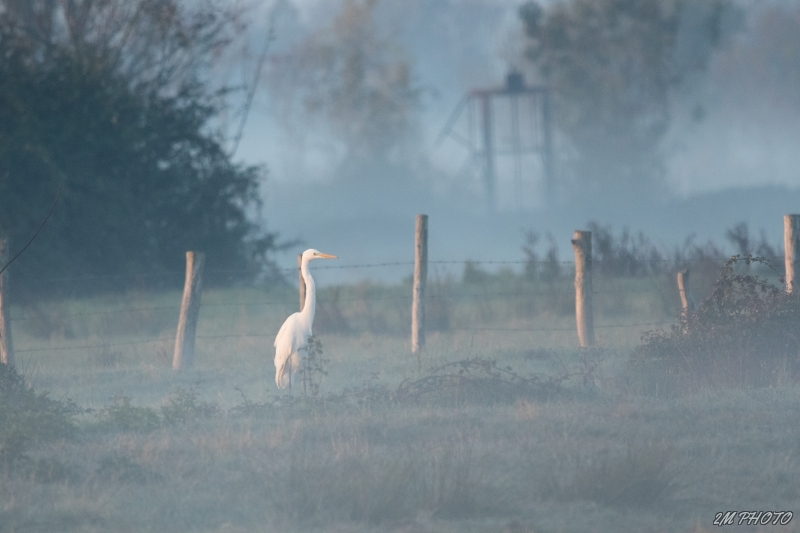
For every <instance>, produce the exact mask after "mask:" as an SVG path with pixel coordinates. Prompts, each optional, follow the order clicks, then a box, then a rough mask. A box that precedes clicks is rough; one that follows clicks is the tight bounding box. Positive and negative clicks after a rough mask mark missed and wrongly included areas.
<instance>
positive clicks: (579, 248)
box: [572, 230, 594, 348]
mask: <svg viewBox="0 0 800 533" xmlns="http://www.w3.org/2000/svg"><path fill="white" fill-rule="evenodd" d="M572 248H573V250H574V251H575V320H576V322H577V324H578V341H579V342H580V344H581V348H588V347H589V346H593V345H594V318H593V317H592V232H591V231H578V230H576V231H575V233H574V234H573V235H572Z"/></svg>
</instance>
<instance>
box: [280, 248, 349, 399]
mask: <svg viewBox="0 0 800 533" xmlns="http://www.w3.org/2000/svg"><path fill="white" fill-rule="evenodd" d="M314 259H337V257H336V256H335V255H330V254H323V253H322V252H320V251H317V250H314V249H309V250H306V251H305V252H303V256H302V259H301V261H300V273H301V274H302V276H303V280H304V281H305V283H306V299H305V302H304V303H303V310H302V311H299V312H297V313H294V314H293V315H291V316H290V317H289V318H287V319H286V322H284V323H283V325H282V326H281V329H280V330H279V331H278V335H277V336H276V337H275V384H276V385H278V388H279V389H285V388H286V385H289V389H291V388H292V384H293V383H294V374H295V372H297V369H298V368H299V367H300V364H301V363H302V362H303V360H304V359H305V358H306V356H307V352H308V339H309V337H311V335H312V333H311V325H312V324H313V323H314V311H315V310H316V307H317V294H316V290H315V287H314V278H312V277H311V274H310V273H309V272H308V263H309V261H313V260H314Z"/></svg>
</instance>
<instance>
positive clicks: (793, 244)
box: [783, 215, 800, 292]
mask: <svg viewBox="0 0 800 533" xmlns="http://www.w3.org/2000/svg"><path fill="white" fill-rule="evenodd" d="M783 257H784V260H785V262H786V292H792V290H793V289H794V285H795V284H800V279H798V278H800V215H784V216H783Z"/></svg>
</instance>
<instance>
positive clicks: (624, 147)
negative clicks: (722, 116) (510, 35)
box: [520, 0, 736, 195]
mask: <svg viewBox="0 0 800 533" xmlns="http://www.w3.org/2000/svg"><path fill="white" fill-rule="evenodd" d="M735 13H736V12H735V11H734V9H733V8H732V7H731V4H730V3H729V2H728V1H727V0H565V1H562V2H558V3H555V4H552V5H550V6H548V7H547V8H543V7H541V6H540V5H539V4H537V3H536V2H528V3H526V4H524V5H523V6H522V7H521V9H520V16H521V18H522V21H523V23H524V28H525V33H526V35H527V36H528V38H529V46H528V50H527V56H528V58H529V59H530V60H531V61H532V63H533V65H534V67H535V68H536V70H537V73H538V75H539V76H541V78H542V79H543V80H544V81H545V82H546V83H547V84H549V85H550V86H551V87H552V88H553V90H554V92H555V95H556V98H557V120H558V125H559V128H560V129H561V131H562V132H563V133H564V135H565V136H566V138H567V140H568V142H569V144H570V145H571V147H572V148H573V150H574V152H575V158H574V167H573V169H572V170H573V171H574V173H575V176H576V180H580V181H581V183H582V185H588V187H589V189H590V191H591V194H595V193H597V192H599V191H603V190H606V191H608V192H610V193H611V194H614V195H618V194H620V193H621V192H623V191H627V192H633V193H637V194H641V193H651V194H652V193H654V192H656V191H658V192H660V190H661V186H662V185H663V178H664V165H663V154H662V146H661V142H662V140H663V139H664V136H665V134H666V133H667V131H668V129H669V127H670V121H671V117H672V113H673V104H674V99H673V96H674V95H675V91H676V90H677V89H678V88H680V87H681V86H683V85H685V84H686V83H687V82H689V81H691V79H692V78H694V77H696V76H697V75H698V74H700V73H702V72H703V71H704V70H705V69H706V66H707V64H708V61H709V58H710V56H711V54H712V51H713V50H714V48H715V47H717V46H718V44H719V43H720V38H721V36H722V35H723V34H724V33H725V31H726V30H727V29H728V28H731V27H733V22H734V21H735ZM697 113H698V118H699V111H697Z"/></svg>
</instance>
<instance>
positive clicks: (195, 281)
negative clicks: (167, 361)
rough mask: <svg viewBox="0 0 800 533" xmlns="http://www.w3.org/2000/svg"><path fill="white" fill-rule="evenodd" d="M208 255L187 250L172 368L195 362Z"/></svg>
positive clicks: (187, 365)
mask: <svg viewBox="0 0 800 533" xmlns="http://www.w3.org/2000/svg"><path fill="white" fill-rule="evenodd" d="M205 262H206V257H205V254H203V253H202V252H186V281H185V282H184V285H183V301H182V302H181V315H180V318H179V319H178V333H177V335H176V336H175V353H174V355H173V356H172V368H174V369H175V370H181V369H183V368H189V367H191V366H192V365H193V364H194V339H195V333H196V332H197V317H198V316H199V314H200V291H201V290H202V287H203V266H204V265H205Z"/></svg>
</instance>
